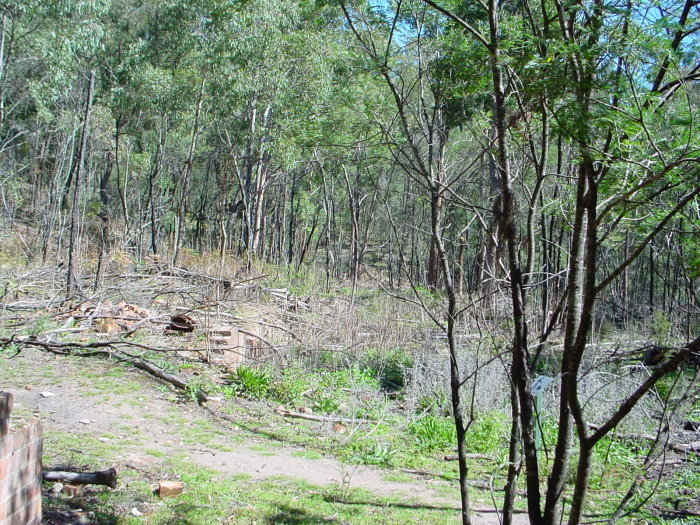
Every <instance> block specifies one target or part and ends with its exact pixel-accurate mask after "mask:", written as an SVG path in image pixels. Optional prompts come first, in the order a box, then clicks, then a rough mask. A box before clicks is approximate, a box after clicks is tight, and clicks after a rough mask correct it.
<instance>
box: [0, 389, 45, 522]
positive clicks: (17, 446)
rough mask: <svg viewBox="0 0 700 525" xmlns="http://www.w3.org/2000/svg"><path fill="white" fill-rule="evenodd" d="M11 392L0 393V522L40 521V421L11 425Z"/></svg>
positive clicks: (33, 420) (41, 438) (41, 441)
mask: <svg viewBox="0 0 700 525" xmlns="http://www.w3.org/2000/svg"><path fill="white" fill-rule="evenodd" d="M11 412H12V394H9V393H7V392H0V525H40V523H41V449H42V443H43V437H42V431H41V423H40V422H39V421H38V420H36V419H32V420H29V421H21V422H18V423H17V424H16V425H13V426H12V428H11V427H10V413H11Z"/></svg>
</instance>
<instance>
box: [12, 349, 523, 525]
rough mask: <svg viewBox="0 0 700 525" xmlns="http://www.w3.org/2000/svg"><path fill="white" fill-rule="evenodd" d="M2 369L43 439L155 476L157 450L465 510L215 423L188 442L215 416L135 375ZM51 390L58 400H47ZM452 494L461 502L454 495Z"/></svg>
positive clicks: (52, 367)
mask: <svg viewBox="0 0 700 525" xmlns="http://www.w3.org/2000/svg"><path fill="white" fill-rule="evenodd" d="M27 358H30V359H31V361H30V362H29V363H28V361H27ZM85 363H86V364H87V363H88V361H85ZM3 365H7V366H3V369H2V370H0V389H1V390H5V391H9V392H12V394H13V395H14V396H15V404H16V406H17V407H18V408H20V409H21V410H24V411H25V412H26V411H29V412H32V413H34V414H36V415H38V416H39V417H40V418H41V420H42V422H43V424H44V432H45V435H48V434H50V433H51V432H52V431H55V430H58V431H62V432H67V433H70V434H72V435H75V442H76V448H79V444H80V439H81V436H92V437H96V438H97V439H99V440H101V441H105V442H108V441H113V442H115V444H118V445H119V446H120V450H119V455H118V456H117V458H118V460H119V462H120V463H122V464H123V465H131V466H132V467H135V468H144V469H146V470H148V469H149V468H150V469H156V470H157V468H158V462H159V460H158V459H157V457H154V455H153V454H154V452H153V451H154V450H155V451H156V452H157V453H158V455H162V456H167V455H170V454H173V453H176V452H178V453H186V454H187V457H188V458H189V460H191V461H192V462H195V463H196V464H199V465H202V466H204V467H210V468H212V469H215V470H218V471H220V472H222V473H224V474H246V475H249V476H250V477H251V478H253V479H262V478H267V477H270V476H287V477H290V478H295V479H301V480H305V481H307V482H309V483H312V484H314V485H320V486H328V485H334V486H338V487H346V488H362V489H365V490H367V491H370V492H371V493H373V494H376V495H378V496H383V497H387V496H395V497H405V498H410V499H411V500H412V501H415V502H416V503H420V504H424V505H436V506H441V507H450V508H454V509H455V510H457V509H459V501H458V499H456V497H455V498H450V497H445V496H444V493H445V487H448V486H451V485H453V483H449V482H446V481H444V480H432V479H423V478H416V479H412V480H410V481H400V482H399V481H389V480H387V479H386V478H387V474H391V473H392V472H391V471H386V470H380V469H373V468H368V467H361V466H356V465H349V464H344V463H341V462H340V461H338V460H336V459H334V458H328V457H319V458H318V459H311V458H309V457H304V455H305V451H304V449H301V448H298V447H290V446H285V445H284V444H282V443H274V444H272V446H271V443H270V442H269V441H267V440H259V441H255V440H253V439H251V438H250V437H244V436H243V435H242V434H244V433H243V432H242V431H240V430H238V431H237V430H236V428H235V427H233V428H231V427H232V425H222V424H220V423H218V422H215V423H213V426H214V428H215V429H216V432H215V433H214V434H215V437H214V438H213V439H211V440H207V441H205V442H202V443H192V442H191V440H189V441H187V440H183V439H182V436H183V435H184V434H186V431H187V430H188V427H191V426H192V425H197V424H198V423H197V422H199V424H205V423H207V424H210V425H211V424H212V418H211V415H210V414H208V413H207V412H206V411H205V410H203V409H202V408H200V407H198V406H197V405H195V404H194V403H186V404H174V403H173V402H172V399H169V398H172V394H171V393H169V392H167V391H166V390H165V389H163V388H160V389H159V388H157V386H156V383H155V382H154V381H152V380H151V379H150V378H146V377H144V376H143V375H142V374H140V373H138V372H135V371H129V370H127V371H125V372H123V373H121V374H118V375H115V376H110V375H109V372H110V365H108V364H106V363H104V362H99V361H97V362H95V361H90V362H89V364H88V365H87V366H89V367H90V371H89V373H88V374H87V377H86V375H85V373H84V371H82V372H81V371H78V370H75V369H74V368H76V365H75V364H74V363H71V362H70V361H66V360H64V359H62V358H58V359H57V358H54V357H52V356H47V355H46V354H42V353H40V352H32V353H31V355H30V353H29V352H25V353H23V356H22V358H17V359H15V360H10V361H3ZM81 373H82V375H81ZM47 392H48V393H50V394H52V395H48V396H47V397H45V396H46V393H47ZM207 420H208V422H207ZM210 428H211V427H210ZM246 436H247V434H246ZM402 474H403V476H402V477H406V475H405V473H402ZM439 488H442V489H443V490H442V494H441V493H440V491H439V490H438V489H439ZM454 493H455V496H456V490H455V491H454ZM475 507H476V509H475V512H474V519H473V523H474V524H475V525H493V524H497V523H499V522H498V518H497V516H496V514H495V512H493V510H491V509H489V508H488V507H487V506H486V505H481V504H477V505H476V506H475ZM526 523H527V518H526V517H525V516H524V515H518V516H517V520H516V524H523V525H524V524H526Z"/></svg>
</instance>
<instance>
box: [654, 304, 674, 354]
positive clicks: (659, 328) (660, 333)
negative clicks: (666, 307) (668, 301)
mask: <svg viewBox="0 0 700 525" xmlns="http://www.w3.org/2000/svg"><path fill="white" fill-rule="evenodd" d="M671 328H672V326H671V321H670V320H669V318H668V315H666V313H665V312H662V311H661V310H654V313H653V314H652V316H651V333H652V334H653V336H654V339H655V340H656V343H657V344H659V345H662V346H667V345H668V343H669V341H670V339H671Z"/></svg>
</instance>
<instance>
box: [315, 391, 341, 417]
mask: <svg viewBox="0 0 700 525" xmlns="http://www.w3.org/2000/svg"><path fill="white" fill-rule="evenodd" d="M341 404H342V403H341V401H340V399H339V398H338V397H337V396H334V395H332V394H322V395H320V396H318V397H316V398H315V399H314V403H313V408H314V410H315V411H316V412H321V413H323V414H332V413H333V412H337V411H338V410H339V409H340V406H341Z"/></svg>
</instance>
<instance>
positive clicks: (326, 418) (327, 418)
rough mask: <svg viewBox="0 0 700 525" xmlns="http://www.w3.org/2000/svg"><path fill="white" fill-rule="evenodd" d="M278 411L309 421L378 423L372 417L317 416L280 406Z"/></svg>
mask: <svg viewBox="0 0 700 525" xmlns="http://www.w3.org/2000/svg"><path fill="white" fill-rule="evenodd" d="M276 412H277V413H278V414H279V415H280V416H283V417H293V418H298V419H308V420H309V421H320V422H322V423H348V424H359V423H376V421H372V420H371V419H352V418H344V417H333V416H316V415H314V414H303V413H301V412H292V411H291V410H287V409H286V408H282V407H279V408H278V409H277V410H276Z"/></svg>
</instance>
